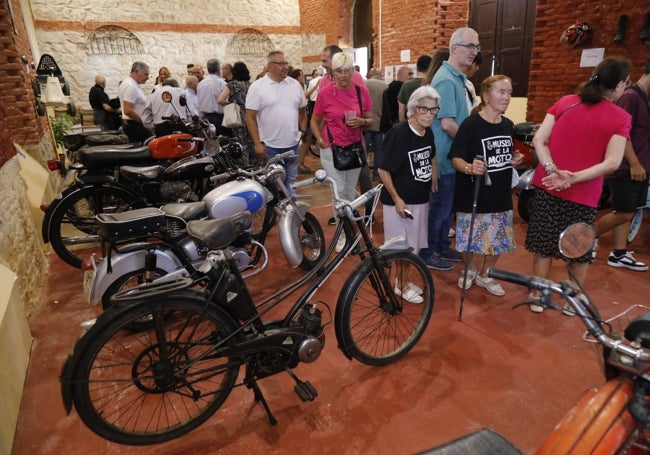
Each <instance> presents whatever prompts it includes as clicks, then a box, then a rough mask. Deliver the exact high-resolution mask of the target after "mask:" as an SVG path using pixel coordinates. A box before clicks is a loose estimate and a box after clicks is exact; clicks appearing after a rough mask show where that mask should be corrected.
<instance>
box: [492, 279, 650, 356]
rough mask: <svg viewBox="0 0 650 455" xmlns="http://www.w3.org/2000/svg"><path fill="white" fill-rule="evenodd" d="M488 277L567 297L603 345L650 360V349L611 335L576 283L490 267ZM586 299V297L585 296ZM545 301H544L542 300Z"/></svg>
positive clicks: (591, 332)
mask: <svg viewBox="0 0 650 455" xmlns="http://www.w3.org/2000/svg"><path fill="white" fill-rule="evenodd" d="M488 277H490V278H495V279H497V280H502V281H507V282H509V283H513V284H517V285H520V286H526V287H527V288H529V289H534V290H538V291H542V292H544V291H546V292H552V293H554V294H557V295H559V296H561V297H562V298H563V299H565V300H566V301H567V302H568V303H569V305H570V306H571V308H572V309H573V311H574V312H575V314H576V315H577V316H579V317H580V319H582V322H583V323H584V324H585V326H586V327H587V330H588V331H589V333H590V334H591V335H592V336H593V337H594V338H595V339H596V340H597V341H598V342H599V343H601V344H602V345H604V346H606V347H608V348H610V349H612V350H614V351H616V352H618V353H620V354H623V355H625V356H628V357H631V358H632V359H636V360H640V361H642V362H649V361H650V350H647V349H644V348H642V347H638V348H635V347H633V346H630V345H629V344H626V341H625V340H618V339H614V338H612V337H610V336H609V335H608V334H607V333H606V332H605V330H604V329H603V326H602V322H601V321H599V320H596V319H594V317H593V316H592V314H591V313H590V312H589V311H588V310H587V308H586V307H585V303H583V301H582V298H583V297H584V295H583V294H581V293H579V292H578V289H577V288H576V286H575V284H574V283H572V282H562V283H555V282H553V281H551V280H547V279H545V278H540V277H537V276H535V275H522V274H520V273H515V272H508V271H506V270H499V269H489V270H488ZM584 298H585V299H586V297H584ZM542 303H543V302H542Z"/></svg>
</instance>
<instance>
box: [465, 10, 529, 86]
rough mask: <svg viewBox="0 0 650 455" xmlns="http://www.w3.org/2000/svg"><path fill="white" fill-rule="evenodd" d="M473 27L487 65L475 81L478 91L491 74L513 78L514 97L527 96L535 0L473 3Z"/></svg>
mask: <svg viewBox="0 0 650 455" xmlns="http://www.w3.org/2000/svg"><path fill="white" fill-rule="evenodd" d="M469 26H470V27H472V28H473V29H474V30H476V31H477V33H478V35H479V42H480V43H481V54H482V55H483V64H482V65H481V67H480V69H479V71H478V73H477V74H476V76H475V77H474V79H473V82H474V85H476V88H477V90H478V89H479V86H480V83H481V81H482V80H483V79H485V78H486V77H487V76H489V75H491V74H505V75H506V76H508V77H510V78H511V79H512V85H513V87H512V90H513V96H524V97H525V96H527V94H528V75H529V73H530V55H531V52H532V47H533V36H534V33H535V0H471V1H470V12H469Z"/></svg>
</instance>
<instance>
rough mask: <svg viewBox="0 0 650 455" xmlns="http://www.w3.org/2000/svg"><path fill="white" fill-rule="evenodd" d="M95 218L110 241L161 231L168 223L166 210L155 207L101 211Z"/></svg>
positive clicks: (101, 231) (99, 228) (100, 229)
mask: <svg viewBox="0 0 650 455" xmlns="http://www.w3.org/2000/svg"><path fill="white" fill-rule="evenodd" d="M95 220H96V222H97V227H98V231H99V234H100V235H101V236H102V237H103V238H104V239H106V240H108V241H109V242H110V241H116V240H122V239H125V238H127V237H128V238H133V237H143V236H145V235H149V234H153V233H156V232H160V231H161V230H162V229H163V228H165V226H166V224H167V219H166V218H165V212H163V211H162V210H160V209H157V208H155V207H145V208H143V209H135V210H128V211H126V212H117V213H99V214H98V215H97V216H96V217H95Z"/></svg>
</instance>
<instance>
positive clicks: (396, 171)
mask: <svg viewBox="0 0 650 455" xmlns="http://www.w3.org/2000/svg"><path fill="white" fill-rule="evenodd" d="M439 104H440V95H439V94H438V92H437V91H436V90H435V89H434V88H433V87H431V86H429V85H427V86H423V87H420V88H417V89H416V90H415V91H414V92H413V93H412V94H411V96H410V98H409V100H408V103H407V104H406V116H407V120H404V121H402V122H400V123H398V124H396V125H394V126H393V127H392V128H391V129H390V130H389V131H388V133H386V136H385V137H384V152H385V153H384V154H383V158H382V160H381V163H379V178H380V179H381V181H382V182H383V184H384V187H383V188H382V190H381V196H380V200H381V203H382V204H383V206H384V209H383V218H384V239H386V240H388V239H390V238H393V237H397V236H402V237H404V238H405V239H406V242H407V244H408V246H409V247H411V248H413V251H420V249H422V248H426V247H427V246H428V241H427V230H428V229H427V226H428V221H427V220H428V214H429V192H430V191H432V190H433V191H436V190H437V188H436V185H437V183H438V180H437V179H435V178H434V179H432V178H431V176H432V175H436V174H437V161H436V149H435V145H434V142H433V131H432V130H431V124H432V123H433V120H434V119H435V117H436V114H437V113H438V109H439V107H438V106H439ZM395 291H396V292H398V291H399V292H401V295H402V297H403V298H405V299H406V300H409V301H412V302H414V300H412V299H417V297H416V294H417V290H413V289H411V288H408V289H404V290H401V289H396V290H395ZM414 303H416V302H414Z"/></svg>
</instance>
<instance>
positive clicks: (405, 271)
mask: <svg viewBox="0 0 650 455" xmlns="http://www.w3.org/2000/svg"><path fill="white" fill-rule="evenodd" d="M380 262H381V263H382V264H383V266H382V268H383V272H384V273H385V274H386V277H387V278H388V283H389V286H388V289H386V286H385V284H384V281H383V279H382V276H381V275H382V274H381V273H380V271H379V270H377V269H376V268H374V267H373V263H372V260H371V259H370V258H367V259H366V260H364V262H363V263H361V264H360V265H359V266H358V267H357V268H356V269H355V271H354V272H353V273H352V275H350V277H349V278H348V280H347V281H346V282H345V284H344V285H343V291H342V292H341V294H340V295H339V299H338V303H337V308H336V320H335V329H336V334H337V339H338V340H339V343H341V344H342V346H341V348H342V349H343V351H344V352H346V353H348V354H349V355H351V356H352V357H354V358H355V359H357V360H358V361H360V362H362V363H365V364H368V365H374V366H379V365H386V364H389V363H392V362H394V361H396V360H398V359H400V358H401V357H403V356H404V355H406V353H407V352H409V351H410V350H411V349H412V348H413V346H415V344H416V343H417V342H418V340H419V339H420V337H421V336H422V334H423V333H424V330H425V329H426V327H427V324H428V323H429V319H430V318H431V312H432V310H433V300H434V287H433V279H432V278H431V273H429V270H428V269H427V266H426V264H425V263H424V262H423V261H422V260H421V259H420V258H419V257H418V256H417V255H415V254H413V253H411V252H408V251H392V252H386V253H383V258H381V259H380ZM416 296H417V297H416Z"/></svg>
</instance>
